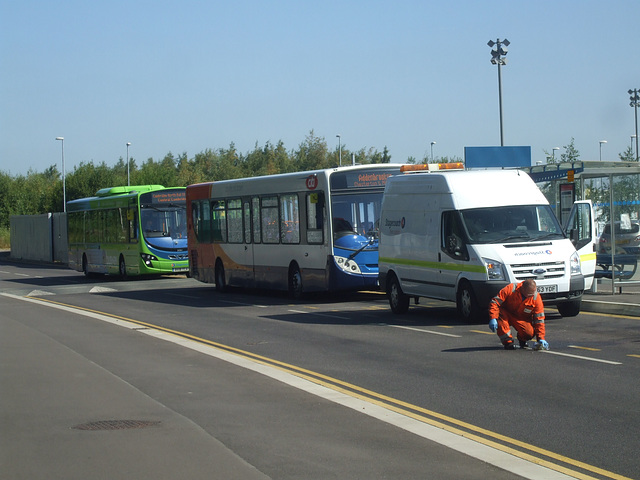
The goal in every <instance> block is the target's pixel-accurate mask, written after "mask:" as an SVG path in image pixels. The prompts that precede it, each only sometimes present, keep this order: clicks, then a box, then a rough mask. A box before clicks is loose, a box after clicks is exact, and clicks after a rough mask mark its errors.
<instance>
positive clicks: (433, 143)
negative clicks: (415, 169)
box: [431, 141, 436, 163]
mask: <svg viewBox="0 0 640 480" xmlns="http://www.w3.org/2000/svg"><path fill="white" fill-rule="evenodd" d="M435 144H436V142H435V141H434V142H431V163H433V146H434V145H435Z"/></svg>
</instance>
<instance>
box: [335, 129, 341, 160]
mask: <svg viewBox="0 0 640 480" xmlns="http://www.w3.org/2000/svg"><path fill="white" fill-rule="evenodd" d="M336 137H338V158H339V161H340V163H339V165H340V166H342V144H341V143H340V142H341V140H342V137H340V134H338V135H336Z"/></svg>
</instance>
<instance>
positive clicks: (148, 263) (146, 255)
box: [140, 253, 158, 267]
mask: <svg viewBox="0 0 640 480" xmlns="http://www.w3.org/2000/svg"><path fill="white" fill-rule="evenodd" d="M140 256H141V257H142V261H143V262H144V264H145V265H146V266H147V267H152V266H153V264H152V263H151V261H152V260H153V261H156V262H157V261H158V257H156V256H155V255H151V254H149V253H141V254H140Z"/></svg>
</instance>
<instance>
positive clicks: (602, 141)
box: [600, 140, 607, 161]
mask: <svg viewBox="0 0 640 480" xmlns="http://www.w3.org/2000/svg"><path fill="white" fill-rule="evenodd" d="M603 143H607V141H606V140H600V161H602V144H603Z"/></svg>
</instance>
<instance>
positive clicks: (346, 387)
mask: <svg viewBox="0 0 640 480" xmlns="http://www.w3.org/2000/svg"><path fill="white" fill-rule="evenodd" d="M25 298H30V299H32V300H37V301H40V302H43V303H50V304H55V305H59V306H62V307H66V308H71V309H77V310H81V311H86V312H91V313H94V314H98V315H103V316H105V317H109V318H114V319H117V320H122V321H126V322H129V323H133V324H136V325H141V326H145V327H148V328H151V329H154V330H158V331H162V332H165V333H169V334H171V335H174V336H177V337H180V338H187V339H190V340H193V341H195V342H197V343H201V344H205V345H209V346H211V347H214V348H216V349H219V350H223V351H225V352H228V353H232V354H235V355H237V356H239V357H243V358H245V359H249V360H252V361H255V362H257V363H260V364H262V365H266V366H270V367H273V368H276V369H278V370H281V371H284V372H286V373H289V374H292V375H295V376H297V377H300V378H303V379H305V380H307V381H309V382H312V383H315V384H318V385H321V386H323V387H325V388H328V389H331V390H334V391H337V392H340V393H343V394H345V395H348V396H352V397H354V398H358V399H360V400H363V401H366V402H370V403H372V404H374V405H378V406H380V407H383V408H387V409H389V410H391V411H393V412H396V413H399V414H401V415H404V416H407V417H409V418H413V419H415V420H418V421H420V422H423V423H426V424H428V425H431V426H434V427H437V428H441V429H443V430H445V431H448V432H451V433H454V434H456V435H459V436H461V437H464V438H469V439H471V440H474V441H476V442H478V443H480V444H483V445H486V446H489V447H491V448H495V449H497V450H499V451H502V452H505V453H509V454H511V455H513V456H515V457H518V458H521V459H524V460H526V461H529V462H531V463H534V464H536V465H540V466H544V467H546V468H549V469H551V470H554V471H557V472H560V473H564V474H566V475H570V476H572V477H574V478H577V479H580V480H595V478H594V477H591V476H589V475H586V474H583V473H581V472H577V471H575V470H571V469H569V468H567V467H564V466H562V465H558V464H555V463H552V462H550V461H548V460H544V459H541V458H538V457H535V456H533V455H531V454H530V453H526V452H523V451H521V450H517V449H515V448H513V447H518V448H521V449H523V450H528V451H530V452H533V453H536V454H538V455H541V456H545V457H548V458H551V459H554V460H556V461H559V462H562V463H565V464H567V465H571V466H573V467H576V468H580V469H582V470H585V471H588V472H592V473H595V474H598V475H601V476H605V477H607V478H611V479H613V480H633V479H631V478H629V477H625V476H623V475H619V474H616V473H614V472H609V471H607V470H604V469H602V468H599V467H596V466H594V465H589V464H587V463H584V462H581V461H579V460H574V459H572V458H569V457H565V456H564V455H560V454H557V453H555V452H552V451H550V450H546V449H544V448H540V447H537V446H535V445H532V444H529V443H526V442H522V441H520V440H516V439H514V438H511V437H507V436H506V435H502V434H499V433H496V432H492V431H491V430H487V429H484V428H482V427H478V426H476V425H473V424H470V423H467V422H464V421H462V420H458V419H456V418H453V417H449V416H447V415H444V414H441V413H438V412H435V411H433V410H428V409H426V408H423V407H419V406H417V405H413V404H410V403H408V402H404V401H402V400H398V399H395V398H392V397H388V396H386V395H383V394H380V393H377V392H373V391H371V390H368V389H366V388H362V387H359V386H357V385H354V384H351V383H348V382H345V381H342V380H339V379H337V378H333V377H330V376H328V375H324V374H321V373H318V372H314V371H312V370H308V369H306V368H303V367H298V366H296V365H292V364H288V363H285V362H281V361H279V360H275V359H272V358H269V357H264V356H262V355H258V354H255V353H252V352H249V351H246V350H241V349H239V348H236V347H232V346H229V345H224V344H221V343H218V342H214V341H211V340H207V339H205V338H201V337H197V336H195V335H191V334H188V333H185V332H180V331H178V330H173V329H170V328H165V327H161V326H159V325H155V324H152V323H148V322H143V321H140V320H134V319H132V318H128V317H123V316H120V315H115V314H111V313H106V312H102V311H99V310H94V309H91V308H86V307H80V306H76V305H70V304H65V303H61V302H56V301H53V300H48V299H43V298H38V297H28V296H27V297H25ZM481 333H484V332H481ZM416 412H417V413H416ZM430 417H431V418H430ZM442 422H447V423H448V424H451V425H456V426H457V427H460V428H464V429H466V430H467V431H464V430H460V428H456V427H453V426H451V425H448V424H447V423H442ZM469 431H470V432H476V433H478V434H479V435H484V437H488V438H484V437H481V436H479V435H475V434H473V433H469ZM491 439H493V440H491ZM498 441H499V442H503V443H505V444H507V445H504V444H502V443H497V442H498ZM509 445H512V446H513V447H511V446H509Z"/></svg>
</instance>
